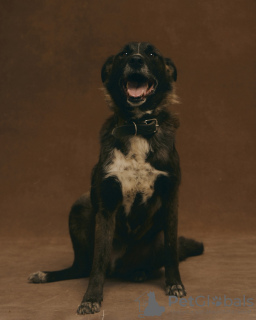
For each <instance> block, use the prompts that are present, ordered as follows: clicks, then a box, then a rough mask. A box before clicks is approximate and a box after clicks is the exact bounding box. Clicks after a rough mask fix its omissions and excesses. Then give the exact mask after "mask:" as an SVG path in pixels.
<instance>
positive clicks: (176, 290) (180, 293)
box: [165, 284, 187, 298]
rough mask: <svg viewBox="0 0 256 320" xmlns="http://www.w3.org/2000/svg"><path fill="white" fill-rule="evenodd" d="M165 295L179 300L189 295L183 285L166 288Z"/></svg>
mask: <svg viewBox="0 0 256 320" xmlns="http://www.w3.org/2000/svg"><path fill="white" fill-rule="evenodd" d="M165 293H166V295H168V296H176V297H178V298H182V297H184V296H185V295H186V294H187V293H186V290H185V288H184V286H183V285H182V284H174V285H167V286H166V287H165Z"/></svg>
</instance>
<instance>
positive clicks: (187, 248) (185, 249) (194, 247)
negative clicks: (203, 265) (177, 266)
mask: <svg viewBox="0 0 256 320" xmlns="http://www.w3.org/2000/svg"><path fill="white" fill-rule="evenodd" d="M178 252H179V260H180V261H183V260H185V259H186V258H188V257H192V256H199V255H200V254H202V253H203V252H204V245H203V243H202V242H198V241H196V240H193V239H188V238H185V237H179V239H178Z"/></svg>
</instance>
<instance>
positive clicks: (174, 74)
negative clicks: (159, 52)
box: [165, 58, 177, 81]
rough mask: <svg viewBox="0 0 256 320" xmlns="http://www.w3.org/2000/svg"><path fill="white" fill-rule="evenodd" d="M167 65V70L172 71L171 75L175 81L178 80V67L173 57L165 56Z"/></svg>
mask: <svg viewBox="0 0 256 320" xmlns="http://www.w3.org/2000/svg"><path fill="white" fill-rule="evenodd" d="M165 66H166V70H167V72H169V73H170V76H171V77H172V78H173V80H174V81H176V80H177V68H176V67H175V64H174V63H173V62H172V60H171V59H169V58H165Z"/></svg>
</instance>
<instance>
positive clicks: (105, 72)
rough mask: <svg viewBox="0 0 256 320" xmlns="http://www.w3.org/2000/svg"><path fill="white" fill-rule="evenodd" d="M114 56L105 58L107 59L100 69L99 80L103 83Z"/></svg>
mask: <svg viewBox="0 0 256 320" xmlns="http://www.w3.org/2000/svg"><path fill="white" fill-rule="evenodd" d="M114 57H115V56H111V57H109V58H108V59H107V61H106V62H105V63H104V64H103V67H102V69H101V80H102V82H103V83H105V82H106V81H107V79H108V77H109V75H110V73H111V70H112V64H113V61H114Z"/></svg>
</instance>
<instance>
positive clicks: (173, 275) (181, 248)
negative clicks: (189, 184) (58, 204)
mask: <svg viewBox="0 0 256 320" xmlns="http://www.w3.org/2000/svg"><path fill="white" fill-rule="evenodd" d="M101 77H102V82H103V84H104V87H105V89H106V98H107V101H108V102H109V104H110V107H111V108H112V110H113V112H114V114H113V116H111V117H110V118H109V119H108V120H107V121H106V123H105V124H104V125H103V127H102V130H101V135H100V136H101V138H100V140H101V141H100V142H101V150H100V156H99V161H98V163H97V165H96V166H95V168H94V170H93V173H92V181H91V191H90V195H89V194H88V195H83V196H82V197H81V198H80V199H79V200H78V201H77V202H76V203H75V204H74V205H73V207H72V209H71V212H70V217H69V227H70V236H71V239H72V243H73V248H74V255H75V258H74V262H73V265H72V266H71V267H70V268H68V269H65V270H60V271H54V272H37V273H34V274H32V275H31V276H30V278H29V280H30V282H51V281H59V280H65V279H74V278H80V277H88V276H89V275H90V280H89V285H88V288H87V291H86V293H85V295H84V297H83V300H82V303H81V305H80V306H79V308H78V310H77V312H78V313H79V314H84V313H95V312H99V310H100V305H101V302H102V300H103V283H104V279H105V276H106V275H109V276H118V277H124V278H126V279H130V280H134V281H142V280H145V279H146V278H148V277H149V276H150V275H151V274H153V272H154V271H156V270H157V269H159V268H161V267H163V266H164V267H165V288H166V294H167V295H176V296H178V297H182V296H184V295H186V291H185V289H184V286H183V284H182V282H181V279H180V273H179V260H180V261H181V260H185V259H186V258H187V257H189V256H193V255H199V254H202V252H203V244H202V243H199V242H197V241H195V240H192V239H186V238H184V237H180V238H179V239H178V237H177V220H178V187H179V184H180V179H181V174H180V166H179V156H178V153H177V151H176V148H175V131H176V129H177V128H178V126H179V122H178V119H177V117H176V116H175V115H173V114H172V113H170V112H169V111H168V110H167V106H168V104H169V103H170V102H172V101H174V100H175V99H176V97H175V92H174V89H175V88H174V82H175V81H176V79H177V70H176V67H175V65H174V63H173V62H172V61H171V60H170V59H168V58H164V57H163V56H162V55H161V54H160V52H159V51H158V50H157V49H156V48H155V47H154V46H152V45H151V44H149V43H137V42H133V43H129V44H127V45H126V46H125V47H124V48H123V50H122V51H121V52H120V53H118V54H117V55H115V56H111V57H110V58H108V59H107V61H106V63H105V64H104V65H103V67H102V73H101ZM149 119H156V120H157V122H158V124H159V127H158V128H157V132H149V133H147V134H146V135H145V136H138V137H134V136H131V135H123V136H120V137H115V136H114V135H113V134H112V132H113V129H114V128H115V127H116V126H123V125H129V124H131V125H134V126H136V124H137V125H139V124H140V123H143V122H144V121H145V120H149Z"/></svg>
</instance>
